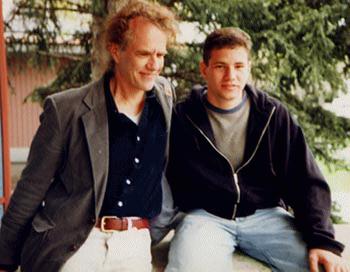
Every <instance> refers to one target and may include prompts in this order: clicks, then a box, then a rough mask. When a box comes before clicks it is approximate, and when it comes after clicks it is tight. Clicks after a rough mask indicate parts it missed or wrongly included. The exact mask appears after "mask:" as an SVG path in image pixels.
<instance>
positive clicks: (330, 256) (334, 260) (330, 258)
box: [309, 248, 350, 272]
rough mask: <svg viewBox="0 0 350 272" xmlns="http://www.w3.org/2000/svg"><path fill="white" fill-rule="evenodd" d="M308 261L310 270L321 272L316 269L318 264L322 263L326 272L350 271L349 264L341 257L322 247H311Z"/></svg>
mask: <svg viewBox="0 0 350 272" xmlns="http://www.w3.org/2000/svg"><path fill="white" fill-rule="evenodd" d="M309 262H310V271H311V272H321V271H320V270H319V269H318V267H319V265H323V267H324V269H325V271H326V272H350V266H349V264H347V263H346V262H345V260H344V259H343V258H341V257H339V256H338V255H336V254H334V253H333V252H330V251H328V250H324V249H319V248H314V249H311V250H310V251H309Z"/></svg>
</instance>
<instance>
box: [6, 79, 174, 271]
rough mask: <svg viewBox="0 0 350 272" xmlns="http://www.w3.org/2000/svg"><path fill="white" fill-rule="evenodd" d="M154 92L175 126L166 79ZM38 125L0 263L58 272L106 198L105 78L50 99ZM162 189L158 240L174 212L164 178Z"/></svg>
mask: <svg viewBox="0 0 350 272" xmlns="http://www.w3.org/2000/svg"><path fill="white" fill-rule="evenodd" d="M155 93H156V96H157V98H158V101H159V102H160V104H161V106H162V108H163V111H164V116H165V119H166V125H167V130H168V131H169V128H170V118H171V110H172V104H173V96H172V90H171V87H170V85H169V83H168V82H167V81H166V80H165V79H164V78H161V77H159V78H158V79H157V81H156V85H155ZM40 122H41V124H40V127H39V129H38V131H37V132H36V135H35V137H34V140H33V142H32V145H31V149H30V153H29V157H28V162H27V165H26V167H25V169H24V170H23V173H22V176H21V179H20V181H19V182H18V184H17V187H16V190H15V192H14V194H13V196H12V198H11V201H10V205H9V207H8V210H7V212H6V213H5V215H4V217H3V219H2V224H1V230H0V263H1V264H20V265H21V269H22V271H35V272H38V271H45V272H47V271H50V272H53V271H58V270H59V268H60V267H61V266H62V264H63V263H64V262H65V261H66V260H67V259H68V258H69V257H70V256H71V255H72V254H73V253H74V252H75V251H76V250H77V249H78V248H79V247H80V246H81V245H82V244H83V243H84V241H85V240H86V238H87V236H88V234H89V232H90V231H91V229H92V228H93V226H94V224H95V221H96V218H97V217H98V215H99V211H100V209H101V206H102V202H103V198H104V195H105V190H106V183H107V176H108V158H109V154H108V150H109V148H108V121H107V111H106V103H105V95H104V90H103V79H100V80H99V81H96V82H93V83H91V84H89V85H86V86H83V87H81V88H79V89H74V90H69V91H65V92H62V93H59V94H55V95H52V96H50V97H48V98H47V99H46V101H45V103H44V112H43V113H42V115H41V116H40ZM167 150H168V148H167ZM164 190H165V191H164ZM163 193H164V194H166V196H164V195H163V198H164V199H166V200H167V202H166V203H164V205H163V207H164V208H163V210H165V212H163V214H165V217H164V218H162V216H160V217H158V218H157V220H155V221H154V222H153V225H154V226H155V229H156V234H155V235H156V236H157V237H156V238H155V239H159V237H160V235H161V234H160V233H161V231H160V230H161V229H162V228H163V227H164V226H166V224H167V220H169V219H171V217H172V199H171V196H170V194H169V188H168V186H167V184H166V182H165V181H164V182H163Z"/></svg>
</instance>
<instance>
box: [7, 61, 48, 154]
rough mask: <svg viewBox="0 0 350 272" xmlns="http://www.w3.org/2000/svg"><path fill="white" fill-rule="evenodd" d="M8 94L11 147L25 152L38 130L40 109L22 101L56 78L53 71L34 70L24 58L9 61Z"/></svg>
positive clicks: (44, 68) (46, 68) (34, 104)
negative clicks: (24, 149)
mask: <svg viewBox="0 0 350 272" xmlns="http://www.w3.org/2000/svg"><path fill="white" fill-rule="evenodd" d="M7 64H8V77H9V85H10V87H9V91H10V95H9V98H10V119H9V124H10V147H11V148H12V149H13V148H27V147H29V146H30V143H31V141H32V139H33V136H34V134H35V132H36V130H37V128H38V126H39V115H40V113H41V112H42V108H41V107H40V105H39V104H38V103H33V102H31V101H28V102H26V103H24V99H25V97H26V96H27V95H29V94H30V93H31V92H32V91H33V89H34V88H36V87H38V86H43V85H45V84H48V83H49V82H51V81H52V80H53V79H54V78H55V69H54V68H49V67H43V68H41V69H39V68H35V67H33V66H32V65H30V64H27V59H26V55H20V56H13V57H10V58H8V63H7Z"/></svg>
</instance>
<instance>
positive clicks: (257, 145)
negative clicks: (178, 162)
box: [186, 106, 276, 219]
mask: <svg viewBox="0 0 350 272" xmlns="http://www.w3.org/2000/svg"><path fill="white" fill-rule="evenodd" d="M275 110H276V107H275V106H274V107H273V108H272V110H271V112H270V115H269V118H268V120H267V122H266V124H265V127H264V129H263V131H262V132H261V135H260V138H259V140H258V143H257V144H256V147H255V149H254V152H253V154H252V155H251V156H250V158H249V159H248V160H247V161H246V162H245V163H244V164H243V165H242V166H241V167H239V168H238V169H237V171H235V170H234V169H233V167H232V165H231V163H230V161H229V159H227V157H226V156H225V155H224V154H223V153H221V152H220V150H219V149H217V148H216V146H215V145H214V144H213V143H212V141H211V140H210V139H209V138H208V137H207V135H205V133H204V132H203V131H202V130H201V129H200V128H199V127H198V126H197V125H196V124H195V123H194V122H193V121H192V119H191V118H190V117H189V116H188V115H187V114H186V117H187V119H188V120H189V121H190V122H191V123H192V125H193V126H194V127H195V128H196V129H197V130H198V131H199V132H200V134H202V135H203V137H204V138H205V139H206V140H207V142H208V143H209V144H210V145H211V146H212V147H213V148H214V150H215V151H216V152H218V153H219V154H220V155H221V156H222V157H223V158H224V159H225V160H226V161H227V162H228V164H229V165H230V168H231V171H232V174H233V181H234V185H235V188H236V190H237V201H236V203H235V205H234V207H233V214H232V217H231V218H232V219H235V218H236V213H237V208H238V204H239V203H240V201H241V190H240V188H239V181H238V172H240V171H241V170H242V169H243V168H244V167H246V166H247V165H248V164H249V163H250V162H251V161H252V159H253V158H254V156H255V154H256V152H257V150H258V148H259V146H260V143H261V141H262V138H263V136H264V134H265V132H266V130H267V127H268V126H269V124H270V122H271V118H272V116H273V114H274V112H275Z"/></svg>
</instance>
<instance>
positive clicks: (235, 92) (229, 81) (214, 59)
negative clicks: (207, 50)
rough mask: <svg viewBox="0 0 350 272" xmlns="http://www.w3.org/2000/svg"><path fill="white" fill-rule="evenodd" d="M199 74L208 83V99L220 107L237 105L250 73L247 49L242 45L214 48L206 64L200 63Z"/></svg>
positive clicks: (228, 107)
mask: <svg viewBox="0 0 350 272" xmlns="http://www.w3.org/2000/svg"><path fill="white" fill-rule="evenodd" d="M200 69H201V74H202V76H203V77H204V79H205V80H206V82H207V84H208V100H209V102H210V103H211V104H213V105H214V106H216V107H219V108H222V109H230V108H232V107H234V106H235V105H237V104H238V103H239V102H240V100H241V98H242V94H243V89H244V86H245V85H246V84H247V82H248V79H249V74H250V61H249V55H248V51H247V49H245V48H244V47H242V46H238V47H234V48H230V47H226V48H222V49H214V50H212V52H211V55H210V59H209V63H208V65H206V64H205V63H204V62H201V63H200Z"/></svg>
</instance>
